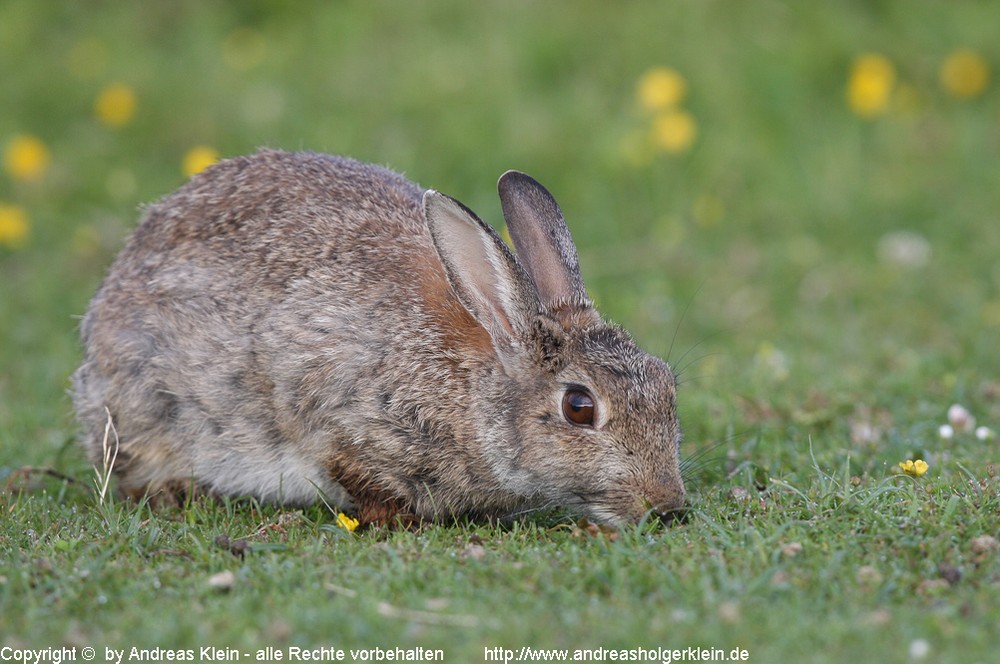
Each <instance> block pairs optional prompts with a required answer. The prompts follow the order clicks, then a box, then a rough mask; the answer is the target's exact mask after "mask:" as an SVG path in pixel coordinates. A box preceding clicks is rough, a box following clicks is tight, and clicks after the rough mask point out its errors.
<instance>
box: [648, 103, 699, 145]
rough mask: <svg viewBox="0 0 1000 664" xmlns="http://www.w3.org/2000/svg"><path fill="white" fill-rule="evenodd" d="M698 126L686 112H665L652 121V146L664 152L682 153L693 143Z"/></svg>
mask: <svg viewBox="0 0 1000 664" xmlns="http://www.w3.org/2000/svg"><path fill="white" fill-rule="evenodd" d="M697 135H698V125H697V123H696V122H695V120H694V117H693V116H692V115H691V114H690V113H688V112H687V111H677V110H673V111H666V112H665V113H661V114H660V115H658V116H656V117H655V118H654V119H653V129H652V140H653V145H654V146H656V147H657V148H658V149H660V150H663V151H665V152H671V153H675V154H676V153H679V152H684V151H686V150H687V149H688V148H690V147H691V145H692V144H693V143H694V139H695V137H696V136H697Z"/></svg>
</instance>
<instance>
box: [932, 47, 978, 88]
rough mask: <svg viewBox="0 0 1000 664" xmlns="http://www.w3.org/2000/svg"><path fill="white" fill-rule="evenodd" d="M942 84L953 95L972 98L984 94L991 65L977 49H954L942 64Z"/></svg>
mask: <svg viewBox="0 0 1000 664" xmlns="http://www.w3.org/2000/svg"><path fill="white" fill-rule="evenodd" d="M940 77H941V86H942V87H943V88H944V89H945V90H946V91H947V92H948V93H949V94H950V95H952V96H954V97H958V98H960V99H972V98H973V97H978V96H979V95H981V94H983V92H984V91H985V90H986V87H987V86H988V85H989V83H990V66H989V65H988V64H987V63H986V59H985V58H983V56H981V55H979V54H978V53H976V52H975V51H971V50H969V49H958V50H957V51H953V52H952V53H951V54H950V55H949V56H948V57H947V58H945V61H944V63H942V65H941V72H940Z"/></svg>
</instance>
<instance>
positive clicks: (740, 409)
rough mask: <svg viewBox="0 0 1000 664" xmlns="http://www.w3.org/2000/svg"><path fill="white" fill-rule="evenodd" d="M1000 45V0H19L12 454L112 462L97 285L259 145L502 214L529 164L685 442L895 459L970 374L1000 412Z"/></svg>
mask: <svg viewBox="0 0 1000 664" xmlns="http://www.w3.org/2000/svg"><path fill="white" fill-rule="evenodd" d="M998 61H1000V41H998V40H997V17H996V7H995V6H994V5H993V3H990V2H949V3H941V2H932V1H923V0H895V1H893V0H881V1H856V2H840V3H783V2H755V3H747V2H739V1H736V0H731V1H730V0H726V1H723V0H719V1H703V2H662V3H607V2H598V1H583V2H573V3H569V2H546V3H527V2H522V3H510V2H498V1H485V2H475V3H469V2H461V1H458V0H455V1H439V2H428V3H409V2H388V1H377V2H365V3H339V2H338V3H331V2H263V1H249V2H203V1H197V2H195V1H188V0H178V1H175V2H145V3H106V2H88V3H69V2H56V3H44V2H37V0H4V1H3V3H2V4H0V69H2V76H0V93H2V99H3V103H2V104H0V151H2V157H3V163H2V173H0V468H7V469H9V468H11V467H15V466H19V465H24V464H35V465H51V466H55V467H57V468H61V469H64V470H67V471H69V472H81V471H82V470H84V469H85V468H86V464H85V461H84V460H83V455H82V454H80V453H79V452H78V451H77V449H76V448H75V446H73V445H72V444H71V442H72V440H73V436H74V424H73V420H72V408H71V404H70V401H69V398H68V397H67V395H66V390H67V388H68V377H69V375H70V373H71V372H72V371H73V370H74V368H75V365H76V363H77V362H78V361H79V357H80V351H79V348H78V338H77V325H78V320H79V317H80V316H81V315H82V313H83V312H84V311H85V308H86V306H87V302H88V300H89V298H90V296H91V295H92V294H93V292H94V290H95V289H96V287H97V286H98V284H99V283H100V280H101V278H102V277H103V274H104V272H105V270H106V269H107V266H108V265H109V263H110V261H111V260H112V258H113V256H114V254H115V252H116V251H117V250H118V249H119V248H120V247H121V246H122V243H123V241H124V238H125V237H126V236H127V234H128V233H129V231H130V230H131V229H132V228H133V227H134V226H135V224H136V222H137V219H138V217H139V215H140V213H141V206H142V204H143V203H146V202H149V201H152V200H155V199H156V198H158V197H160V196H163V195H165V194H167V193H169V192H170V191H172V190H174V189H176V188H177V187H178V186H180V185H181V184H182V183H183V182H184V181H185V179H186V178H187V177H188V176H189V175H190V174H192V173H194V172H197V171H198V170H200V169H201V168H204V167H205V166H206V165H207V164H209V163H211V162H212V161H214V160H216V159H219V158H224V157H226V156H231V155H238V154H245V153H249V152H253V151H254V150H256V149H257V148H258V147H260V146H270V147H279V148H285V149H289V150H298V149H305V150H315V151H322V152H331V153H339V154H346V155H351V156H354V157H356V158H358V159H362V160H365V161H371V162H375V163H379V164H383V165H386V166H389V167H391V168H393V169H395V170H398V171H400V172H403V173H405V174H406V175H407V176H408V177H410V178H411V179H413V180H415V181H417V182H419V183H421V184H422V185H424V186H426V187H433V188H436V189H439V190H441V191H444V192H446V193H449V194H451V195H453V196H455V197H457V198H459V199H461V200H463V201H464V202H465V203H466V204H467V205H469V206H470V207H472V208H473V209H475V210H476V211H477V212H478V213H479V214H480V215H481V216H483V217H484V218H486V219H487V220H490V221H491V222H493V223H499V224H500V225H502V222H501V219H502V218H501V215H500V208H499V203H498V200H497V197H496V190H495V182H496V179H497V177H498V176H499V175H500V174H501V173H502V172H503V171H505V170H507V169H509V168H516V169H519V170H523V171H526V172H528V173H530V174H532V175H534V176H535V177H536V178H537V179H538V180H540V181H541V182H543V183H544V184H545V185H546V186H547V187H548V188H549V189H550V190H551V191H552V192H553V194H554V195H555V196H556V198H557V199H558V200H559V201H560V202H561V204H562V206H563V209H564V211H565V213H566V216H567V219H568V221H569V224H570V228H571V230H572V231H573V233H574V236H575V237H576V240H577V244H578V246H579V249H580V253H581V263H582V267H583V271H584V276H585V278H586V280H587V284H588V287H589V289H590V291H591V293H592V295H593V296H594V298H595V299H596V300H597V302H598V304H599V307H600V308H601V310H602V311H603V312H604V313H605V314H606V315H607V316H608V317H610V318H612V319H614V320H616V321H618V322H620V323H622V324H623V325H625V326H626V327H628V328H629V329H630V330H632V331H633V332H634V333H635V335H636V336H637V338H638V339H639V341H640V342H641V343H642V344H643V345H644V346H645V347H647V348H648V349H649V350H651V351H654V352H657V353H659V354H661V355H664V356H668V358H669V359H670V360H671V361H672V362H673V363H674V364H675V365H676V367H677V368H678V370H679V372H680V374H681V377H682V380H683V382H684V385H683V387H682V393H681V399H682V403H681V408H682V418H683V422H684V424H685V428H686V431H687V442H686V444H685V445H686V451H687V452H688V453H692V452H694V451H695V450H698V449H700V448H702V447H704V446H707V445H712V444H718V443H720V442H721V443H722V444H723V445H724V446H727V447H730V448H731V450H730V452H731V454H734V455H736V456H740V455H742V456H746V457H748V458H749V457H754V458H757V459H758V463H761V464H764V465H770V466H781V465H782V464H794V463H797V462H798V460H799V458H800V457H798V456H795V455H797V454H801V452H802V449H803V448H804V446H805V445H806V442H805V441H806V437H807V436H810V437H811V436H813V435H818V438H817V444H816V446H817V451H818V453H820V454H822V453H824V452H829V453H831V454H833V453H837V454H839V453H841V452H843V451H844V450H845V449H846V450H849V451H851V450H853V451H854V453H855V455H856V456H858V457H859V458H860V461H859V463H861V464H868V466H869V467H874V466H876V465H878V464H884V463H885V459H886V458H891V459H892V460H893V461H895V460H897V458H896V457H897V456H899V455H895V456H893V455H891V454H890V455H883V454H882V453H881V450H883V449H884V447H885V446H886V445H888V446H892V445H896V446H899V447H900V448H901V450H900V453H902V448H905V449H907V450H912V449H913V448H915V447H916V448H918V449H919V448H920V447H921V446H924V447H930V446H932V444H933V441H934V440H935V433H934V432H936V430H937V429H936V427H937V424H938V422H939V420H941V418H942V417H943V414H944V412H945V410H946V408H947V406H948V404H949V403H951V402H952V401H956V400H958V401H963V402H964V403H969V404H971V405H973V406H976V407H977V408H978V409H979V410H978V412H980V413H981V420H982V421H989V420H990V419H991V418H992V420H993V421H1000V403H998V401H1000V383H998V380H1000V377H998V376H997V373H998V372H997V367H998V366H1000V344H998V343H997V341H998V338H1000V337H998V332H1000V262H998V261H997V256H998V250H1000V219H998V214H997V211H998V209H1000V205H998V204H1000V187H998V186H997V157H998V152H1000V96H998V93H997V83H996V80H995V76H996V66H997V62H998ZM820 434H827V435H820ZM899 458H903V457H901V456H900V457H899ZM866 459H867V460H866Z"/></svg>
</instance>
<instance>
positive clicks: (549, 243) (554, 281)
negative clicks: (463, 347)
mask: <svg viewBox="0 0 1000 664" xmlns="http://www.w3.org/2000/svg"><path fill="white" fill-rule="evenodd" d="M497 189H498V190H499V192H500V203H501V205H502V206H503V216H504V218H505V219H506V220H507V230H508V231H510V237H511V239H512V240H513V241H514V248H515V249H517V256H518V259H519V260H520V261H521V264H522V265H524V269H525V270H526V271H527V272H528V275H529V276H530V277H531V281H532V282H533V283H534V284H535V290H537V292H538V299H539V300H540V301H541V303H542V304H543V305H544V306H545V307H547V308H558V307H559V306H561V305H564V304H575V305H579V306H589V305H590V300H589V298H588V297H587V290H586V288H585V287H584V285H583V277H581V276H580V259H579V257H578V256H577V253H576V245H574V244H573V238H572V237H570V234H569V228H567V227H566V220H565V219H564V218H563V214H562V210H560V209H559V204H558V203H556V200H555V199H554V198H553V197H552V194H550V193H549V192H548V190H547V189H546V188H545V187H543V186H542V185H541V184H539V183H538V182H537V181H536V180H535V179H534V178H532V177H529V176H527V175H525V174H524V173H519V172H518V171H507V172H506V173H504V174H503V175H502V176H501V177H500V181H499V182H498V183H497Z"/></svg>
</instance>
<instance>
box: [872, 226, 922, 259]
mask: <svg viewBox="0 0 1000 664" xmlns="http://www.w3.org/2000/svg"><path fill="white" fill-rule="evenodd" d="M878 257H879V258H880V259H881V260H882V261H883V262H885V263H888V264H890V265H896V266H899V267H908V268H919V267H923V266H925V265H927V263H928V262H929V261H930V258H931V243H930V242H928V241H927V238H925V237H924V236H923V235H920V234H919V233H914V232H912V231H895V232H892V233H886V234H885V235H883V236H882V238H881V239H880V240H879V241H878Z"/></svg>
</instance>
